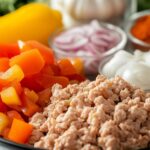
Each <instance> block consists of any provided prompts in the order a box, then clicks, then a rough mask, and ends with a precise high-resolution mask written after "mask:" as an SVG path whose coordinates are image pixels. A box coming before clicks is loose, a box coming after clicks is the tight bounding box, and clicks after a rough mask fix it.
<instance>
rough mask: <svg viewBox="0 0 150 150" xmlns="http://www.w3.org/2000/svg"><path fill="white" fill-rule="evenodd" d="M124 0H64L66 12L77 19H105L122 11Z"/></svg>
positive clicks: (118, 14)
mask: <svg viewBox="0 0 150 150" xmlns="http://www.w3.org/2000/svg"><path fill="white" fill-rule="evenodd" d="M125 1H126V0H64V7H65V9H66V10H67V12H68V13H69V14H70V15H71V16H72V17H73V18H75V19H77V20H91V19H99V20H103V21H107V20H109V19H111V18H112V17H117V16H120V15H121V14H122V13H123V12H124V8H125Z"/></svg>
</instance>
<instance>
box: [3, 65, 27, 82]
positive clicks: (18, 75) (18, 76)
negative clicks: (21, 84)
mask: <svg viewBox="0 0 150 150" xmlns="http://www.w3.org/2000/svg"><path fill="white" fill-rule="evenodd" d="M1 78H2V79H5V80H7V81H10V82H12V81H14V80H16V81H21V80H22V79H23V78H24V73H23V71H22V69H21V68H20V66H18V65H14V66H12V67H11V68H9V69H8V70H7V71H6V72H4V73H3V74H2V75H1Z"/></svg>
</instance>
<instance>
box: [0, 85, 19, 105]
mask: <svg viewBox="0 0 150 150" xmlns="http://www.w3.org/2000/svg"><path fill="white" fill-rule="evenodd" d="M0 95H1V99H2V101H3V103H5V104H6V105H21V101H20V98H19V96H18V94H17V91H16V89H15V88H14V87H8V88H6V89H4V90H2V91H1V93H0Z"/></svg>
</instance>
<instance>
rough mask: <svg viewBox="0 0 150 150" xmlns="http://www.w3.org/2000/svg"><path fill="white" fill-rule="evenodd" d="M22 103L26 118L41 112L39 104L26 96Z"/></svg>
mask: <svg viewBox="0 0 150 150" xmlns="http://www.w3.org/2000/svg"><path fill="white" fill-rule="evenodd" d="M22 101H23V107H22V112H23V113H24V115H25V116H28V117H31V116H32V115H33V114H34V113H36V112H39V111H41V108H40V107H39V106H38V105H37V104H35V103H34V102H32V101H31V100H29V98H28V97H27V96H26V95H25V94H23V95H22Z"/></svg>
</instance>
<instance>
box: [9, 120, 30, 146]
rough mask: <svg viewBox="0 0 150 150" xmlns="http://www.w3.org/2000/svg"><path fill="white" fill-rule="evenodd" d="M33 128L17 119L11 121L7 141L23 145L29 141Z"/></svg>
mask: <svg viewBox="0 0 150 150" xmlns="http://www.w3.org/2000/svg"><path fill="white" fill-rule="evenodd" d="M32 130H33V126H32V125H30V124H28V123H26V122H24V121H22V120H18V119H13V122H12V126H11V128H10V131H9V134H8V139H9V140H12V141H14V142H17V143H25V142H27V140H28V139H29V137H30V135H31V133H32Z"/></svg>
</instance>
